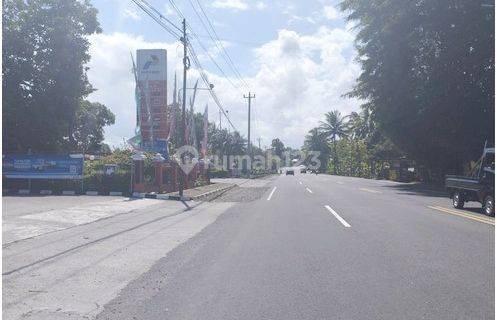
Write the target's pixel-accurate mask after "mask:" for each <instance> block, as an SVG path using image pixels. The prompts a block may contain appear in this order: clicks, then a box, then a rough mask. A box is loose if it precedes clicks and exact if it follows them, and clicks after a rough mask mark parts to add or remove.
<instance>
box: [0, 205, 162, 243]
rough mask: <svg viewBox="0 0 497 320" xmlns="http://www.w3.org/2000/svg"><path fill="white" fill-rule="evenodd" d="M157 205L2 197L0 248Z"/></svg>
mask: <svg viewBox="0 0 497 320" xmlns="http://www.w3.org/2000/svg"><path fill="white" fill-rule="evenodd" d="M160 202H161V200H152V199H130V198H124V197H102V196H6V197H3V198H2V211H3V213H2V218H3V222H2V236H3V245H5V244H8V243H11V242H13V241H18V240H22V239H27V238H31V237H35V236H39V235H42V234H45V233H48V232H53V231H57V230H63V229H66V228H71V227H74V226H77V225H81V224H85V223H89V222H93V221H96V220H99V219H103V218H109V217H112V216H115V215H118V214H124V213H128V212H131V211H133V210H137V209H143V208H146V207H150V206H153V205H156V204H158V203H160Z"/></svg>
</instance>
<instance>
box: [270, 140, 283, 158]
mask: <svg viewBox="0 0 497 320" xmlns="http://www.w3.org/2000/svg"><path fill="white" fill-rule="evenodd" d="M271 151H272V152H273V154H275V155H277V156H278V157H280V158H281V159H283V152H285V144H284V143H283V142H281V140H280V139H278V138H275V139H273V140H272V141H271Z"/></svg>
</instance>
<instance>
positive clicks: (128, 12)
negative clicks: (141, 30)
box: [123, 8, 141, 21]
mask: <svg viewBox="0 0 497 320" xmlns="http://www.w3.org/2000/svg"><path fill="white" fill-rule="evenodd" d="M123 16H124V17H125V18H130V19H132V20H135V21H138V20H141V16H140V14H139V13H138V12H136V11H135V10H134V9H130V8H126V9H124V11H123Z"/></svg>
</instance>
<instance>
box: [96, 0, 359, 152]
mask: <svg viewBox="0 0 497 320" xmlns="http://www.w3.org/2000/svg"><path fill="white" fill-rule="evenodd" d="M199 1H200V3H201V5H202V8H203V9H204V10H205V13H206V15H207V16H208V18H209V20H210V22H211V24H212V25H213V27H214V29H215V31H216V33H217V35H218V36H219V38H220V39H221V42H222V46H223V47H224V48H225V50H226V52H227V53H228V55H229V57H230V59H231V60H232V62H233V64H234V65H235V67H236V71H237V72H238V73H239V74H240V75H241V77H242V78H243V81H242V80H240V77H237V76H236V74H235V72H234V71H233V70H232V68H231V67H230V66H229V60H228V59H227V58H226V57H225V56H224V54H223V51H222V50H220V49H219V45H218V46H216V45H215V43H214V42H213V41H212V40H211V39H210V38H209V36H208V32H207V31H206V28H205V27H204V26H203V25H202V23H201V21H200V20H199V18H198V16H197V15H196V13H195V11H194V10H193V9H192V4H193V5H194V6H195V8H196V9H197V12H199V13H200V14H201V11H200V8H199V7H198V3H197V0H191V2H190V0H188V1H187V0H181V1H180V0H176V1H174V3H175V4H176V6H177V7H178V8H179V9H180V10H181V12H182V13H183V15H184V16H185V17H186V19H187V23H188V25H190V26H191V28H192V29H193V31H194V32H195V34H196V35H197V36H198V39H200V42H201V44H199V43H198V42H197V41H196V40H195V39H193V37H192V36H191V35H190V38H191V41H192V44H193V46H194V48H195V51H196V52H197V54H198V58H199V61H200V63H201V64H202V66H203V68H204V69H205V71H206V72H207V75H208V77H209V82H210V83H212V84H213V85H214V90H215V92H216V94H217V95H218V97H219V100H220V101H221V103H222V104H223V106H224V108H225V109H226V110H227V111H228V115H229V117H230V119H231V120H232V122H233V124H234V126H235V128H236V129H237V130H238V131H240V133H241V134H242V135H244V136H245V137H246V136H247V124H248V123H247V122H248V116H247V109H248V108H247V99H244V98H243V95H244V94H245V95H248V92H249V91H250V92H252V93H253V94H254V93H255V96H256V97H255V99H253V100H252V116H251V121H252V122H251V137H252V139H251V140H252V143H254V144H255V145H257V139H258V138H260V139H261V147H265V146H269V145H270V144H271V140H272V139H274V138H279V139H280V140H281V141H283V143H285V145H287V146H291V147H293V148H300V147H301V146H302V144H303V142H304V139H305V135H306V134H307V132H308V131H309V130H311V129H312V128H314V127H316V126H318V125H319V122H320V121H322V120H323V118H324V114H325V113H326V112H328V111H331V110H339V111H340V112H342V114H347V113H350V112H351V111H356V110H358V109H359V105H360V101H357V100H355V99H349V98H344V97H343V94H345V93H347V92H348V91H350V90H351V89H352V88H353V86H354V83H355V80H356V78H357V77H358V76H359V73H360V66H359V65H358V63H357V62H356V61H355V58H356V51H355V48H354V38H355V30H354V28H353V24H352V23H350V22H347V21H346V20H345V15H344V13H342V12H341V11H340V10H339V7H338V3H339V2H338V1H333V0H318V1H307V0H289V1H280V0H275V1H270V0H199ZM147 2H148V3H149V4H151V5H153V6H154V7H155V8H156V9H157V10H158V11H159V12H160V13H161V14H162V15H163V16H165V17H167V18H168V19H169V20H170V21H172V22H173V23H175V24H176V25H177V26H178V27H179V26H180V25H181V19H180V17H179V16H178V14H177V13H176V12H175V10H174V9H173V7H172V6H171V4H170V2H169V1H166V0H162V1H161V0H147ZM92 3H93V5H94V6H95V7H96V8H97V9H98V11H99V12H98V20H99V22H100V24H101V27H102V29H103V32H102V33H100V34H96V35H91V36H90V37H89V41H90V55H91V60H90V62H89V63H88V67H89V71H88V78H89V80H90V82H91V83H92V85H93V86H94V87H95V88H96V89H97V90H96V91H95V92H94V93H92V94H91V95H90V96H89V100H90V101H98V102H101V103H104V104H105V105H106V106H107V107H108V108H109V109H111V110H112V111H113V112H114V114H115V115H116V123H115V124H114V125H112V126H110V127H107V128H106V130H105V140H106V142H107V143H109V144H110V145H111V146H114V147H118V146H121V145H122V144H123V141H124V140H127V139H129V138H131V137H132V136H133V133H134V126H135V110H136V107H135V100H134V78H133V74H132V71H131V69H132V64H131V57H130V52H131V53H133V55H135V52H136V50H137V49H146V48H150V49H152V48H153V49H160V48H162V49H166V50H167V55H168V66H167V69H168V70H167V72H168V99H169V100H171V97H172V90H173V80H174V75H175V72H176V73H177V76H178V80H179V81H181V80H182V79H181V77H182V63H181V61H182V54H183V51H182V46H181V43H180V42H179V40H178V39H176V38H174V36H173V35H171V34H169V33H168V32H166V31H165V30H164V29H162V28H161V27H160V26H159V25H158V24H157V23H156V22H155V21H153V20H152V19H151V18H150V17H149V16H147V15H146V14H145V13H144V12H142V11H141V9H140V8H138V7H137V6H136V5H135V4H134V3H133V2H132V1H131V0H92ZM203 22H204V24H205V25H207V26H208V24H207V23H208V22H207V21H206V20H203ZM202 46H203V47H205V49H207V52H208V53H206V52H205V51H204V50H203V49H202ZM209 56H210V57H211V58H212V59H213V60H214V61H215V62H216V63H217V65H218V66H219V67H220V69H221V70H222V72H221V70H219V68H218V67H217V66H216V64H214V63H213V62H212V60H211V58H210V57H209ZM223 73H224V74H223ZM197 79H198V72H197V70H195V69H194V68H193V67H192V69H190V70H189V72H188V76H187V82H188V87H192V86H193V83H194V82H195V81H196V80H197ZM199 83H200V84H199V86H204V85H203V83H202V82H201V81H200V82H199ZM168 103H170V101H168ZM205 104H208V105H209V121H211V122H216V124H218V125H219V109H218V107H217V106H216V104H215V103H214V101H212V99H211V98H210V97H209V93H208V92H207V91H199V92H198V95H197V100H196V103H195V109H196V111H197V112H203V110H204V107H205ZM221 121H222V122H221V125H222V126H223V127H225V126H226V124H227V121H226V119H222V120H221Z"/></svg>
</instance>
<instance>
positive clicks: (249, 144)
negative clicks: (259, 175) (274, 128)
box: [243, 91, 255, 170]
mask: <svg viewBox="0 0 497 320" xmlns="http://www.w3.org/2000/svg"><path fill="white" fill-rule="evenodd" d="M243 97H244V98H245V99H248V141H247V154H248V156H249V158H250V168H249V169H250V170H252V147H251V142H250V102H251V101H252V99H255V94H253V95H252V94H251V93H250V91H249V93H248V96H246V95H243Z"/></svg>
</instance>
